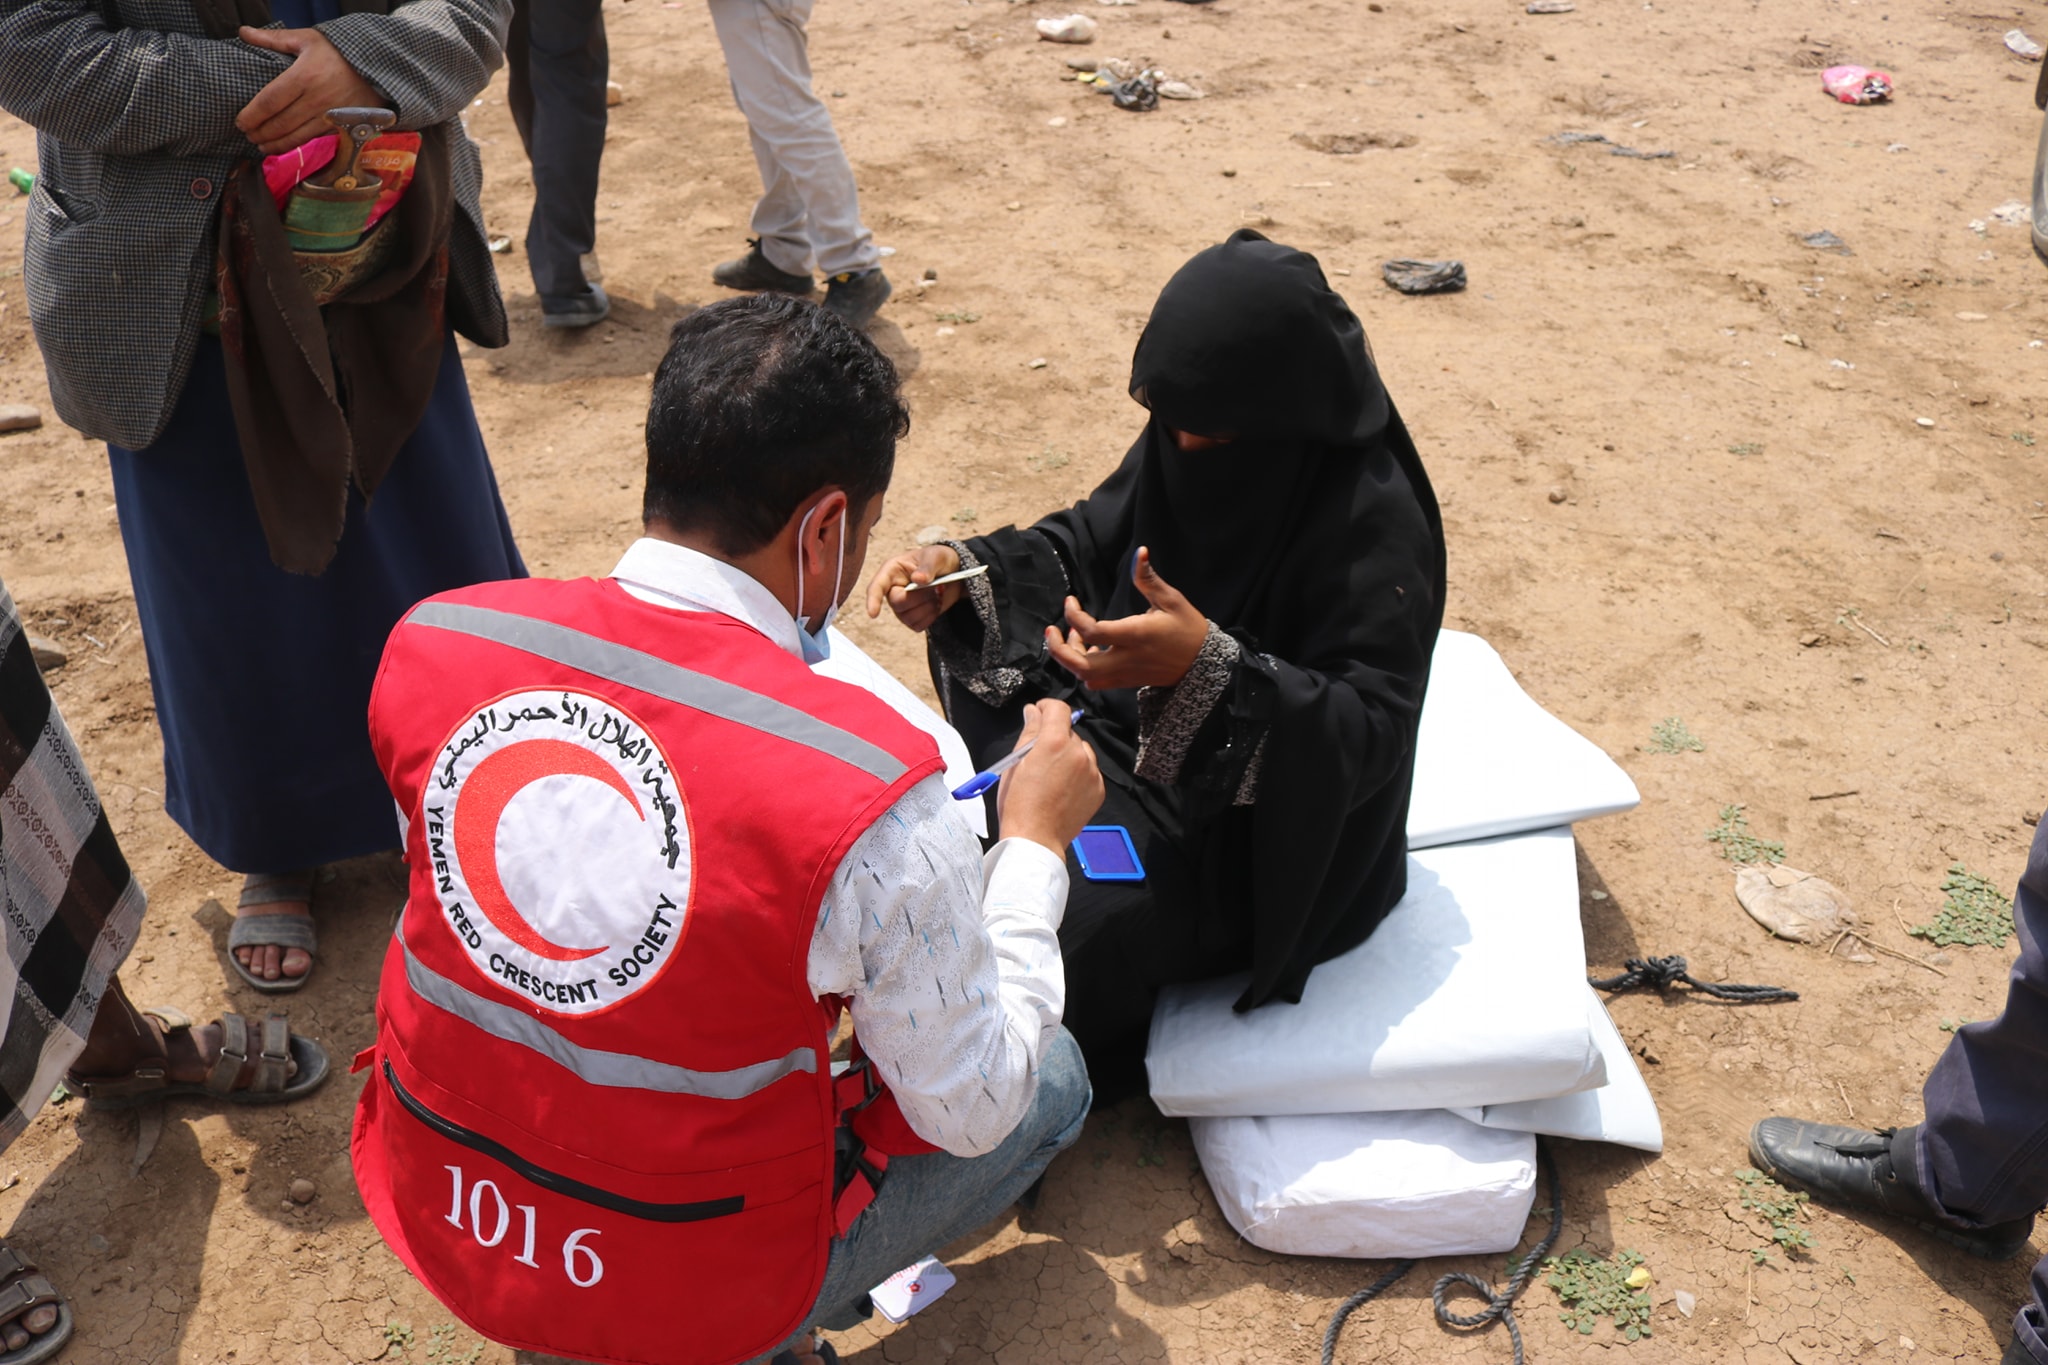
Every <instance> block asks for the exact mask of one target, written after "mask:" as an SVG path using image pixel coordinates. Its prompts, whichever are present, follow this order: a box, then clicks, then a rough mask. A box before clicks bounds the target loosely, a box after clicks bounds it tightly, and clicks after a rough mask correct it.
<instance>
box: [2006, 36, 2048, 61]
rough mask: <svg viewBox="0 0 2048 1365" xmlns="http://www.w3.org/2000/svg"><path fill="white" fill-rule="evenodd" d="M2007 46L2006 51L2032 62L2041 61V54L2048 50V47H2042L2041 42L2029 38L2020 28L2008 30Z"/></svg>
mask: <svg viewBox="0 0 2048 1365" xmlns="http://www.w3.org/2000/svg"><path fill="white" fill-rule="evenodd" d="M2005 48H2006V51H2008V52H2010V53H2012V54H2013V56H2015V57H2024V58H2026V59H2027V60H2028V61H2030V62H2038V61H2040V60H2041V54H2042V53H2044V52H2048V48H2044V47H2042V46H2041V45H2040V44H2039V43H2037V42H2035V41H2034V40H2033V39H2032V38H2029V37H2028V36H2027V35H2026V34H2024V33H2022V32H2021V31H2020V30H2018V29H2016V28H2013V29H2007V30H2006V33H2005Z"/></svg>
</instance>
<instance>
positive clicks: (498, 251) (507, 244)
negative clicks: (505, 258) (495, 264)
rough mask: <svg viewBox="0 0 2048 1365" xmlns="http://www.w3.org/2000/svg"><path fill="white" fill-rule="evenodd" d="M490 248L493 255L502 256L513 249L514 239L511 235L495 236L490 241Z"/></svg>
mask: <svg viewBox="0 0 2048 1365" xmlns="http://www.w3.org/2000/svg"><path fill="white" fill-rule="evenodd" d="M490 248H491V254H492V255H493V256H502V255H504V254H505V253H506V252H508V251H510V250H511V249H512V239H511V238H510V237H493V238H491V241H490Z"/></svg>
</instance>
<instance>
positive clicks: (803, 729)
mask: <svg viewBox="0 0 2048 1365" xmlns="http://www.w3.org/2000/svg"><path fill="white" fill-rule="evenodd" d="M409 619H410V620H411V621H412V622H413V623H414V624H416V625H422V626H433V627H435V628H436V629H438V630H448V631H454V632H455V633H456V634H458V635H472V636H475V637H476V638H477V639H479V640H490V641H493V642H495V643H497V644H501V645H510V646H511V647H512V648H514V649H522V650H525V651H526V652H527V653H528V654H534V655H538V656H539V657H541V658H543V659H551V660H553V661H554V662H555V663H558V664H567V665H568V666H569V667H571V668H576V669H581V670H582V671H583V672H585V673H589V674H592V675H594V676H596V677H599V678H605V679H608V680H610V681H612V682H615V683H619V684H621V685H622V686H625V687H630V688H633V689H634V690H635V691H639V692H645V693H648V694H649V695H651V696H656V697H662V698H665V699H666V700H668V701H672V702H678V703H680V704H682V705H684V706H687V707H689V708H691V709H692V710H696V711H702V712H704V713H705V714H706V715H711V716H717V717H718V718H719V719H721V720H729V721H733V722H735V723H737V724H740V725H745V726H748V727H750V728H752V729H755V730H760V731H762V732H763V733H765V734H771V735H774V736H776V737H777V738H780V739H786V740H789V741H791V742H792V743H795V744H803V745H807V746H808V747H810V748H813V749H816V750H817V751H818V752H820V753H824V754H830V755H831V756H832V757H834V758H836V759H839V760H840V761H842V762H844V763H849V764H851V765H852V766H854V767H856V768H858V769H860V770H861V771H862V772H864V773H867V774H869V775H870V776H872V777H875V778H877V779H879V780H881V781H883V782H894V781H895V780H896V779H897V778H899V777H901V776H903V774H904V773H905V772H907V771H908V768H907V767H906V765H905V764H904V763H903V762H902V761H901V760H899V759H898V758H897V757H896V756H895V755H894V754H892V753H890V752H889V751H888V750H887V749H883V748H881V747H879V746H877V745H873V744H870V743H868V742H867V741H866V740H864V739H862V738H861V737H860V736H859V735H854V734H849V733H847V732H846V731H844V730H842V729H840V728H839V727H838V726H836V725H830V724H827V723H826V722H824V721H822V720H819V719H818V718H817V717H816V716H813V715H811V714H809V713H808V712H805V711H799V710H797V709H796V708H795V707H794V706H786V705H784V704H783V703H781V702H779V701H776V700H775V699H774V698H772V697H764V696H762V695H760V694H759V693H758V692H749V691H747V690H746V689H745V688H744V687H735V686H734V685H733V684H731V683H729V682H726V681H724V680H722V679H719V678H714V677H711V676H710V675H709V674H705V673H696V672H692V671H691V670H690V669H687V668H679V667H677V666H676V665H675V664H672V663H670V662H668V660H666V659H657V658H655V657H654V656H653V655H652V654H648V653H645V652H643V651H641V650H637V649H631V648H628V647H627V646H625V645H621V644H614V643H613V642H612V641H610V640H605V639H600V638H599V637H598V636H595V635H591V634H588V633H586V632H584V631H580V630H574V629H571V628H570V627H568V626H561V625H556V624H555V623H554V622H553V621H541V620H536V619H535V618H533V617H531V616H519V615H515V614H514V613H512V612H509V611H495V610H493V609H491V608H489V607H471V606H464V605H462V604H460V603H456V602H429V603H427V604H426V605H425V606H422V607H420V608H419V609H417V610H416V611H414V612H413V614H412V616H411V617H410V618H409Z"/></svg>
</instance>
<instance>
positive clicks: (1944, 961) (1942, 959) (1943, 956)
mask: <svg viewBox="0 0 2048 1365" xmlns="http://www.w3.org/2000/svg"><path fill="white" fill-rule="evenodd" d="M1927 960H1928V962H1929V963H1931V964H1933V965H1934V966H1936V967H1946V966H1948V965H1949V964H1950V963H1951V962H1954V961H1955V959H1954V958H1952V957H1950V956H1949V955H1948V954H1947V953H1934V954H1931V955H1930V956H1929V957H1928V959H1927Z"/></svg>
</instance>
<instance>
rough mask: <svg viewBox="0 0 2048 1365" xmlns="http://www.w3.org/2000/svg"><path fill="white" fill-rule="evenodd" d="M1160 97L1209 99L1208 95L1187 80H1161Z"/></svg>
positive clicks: (1168, 98) (1167, 98)
mask: <svg viewBox="0 0 2048 1365" xmlns="http://www.w3.org/2000/svg"><path fill="white" fill-rule="evenodd" d="M1159 98H1161V99H1163V100H1199V99H1207V98H1208V96H1207V95H1204V94H1203V93H1202V92H1201V91H1199V90H1197V89H1195V87H1193V86H1192V85H1189V84H1188V83H1187V82H1186V81H1161V82H1159Z"/></svg>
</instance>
